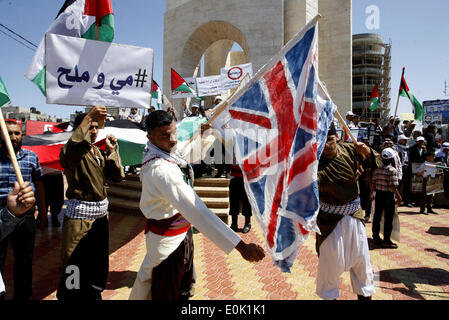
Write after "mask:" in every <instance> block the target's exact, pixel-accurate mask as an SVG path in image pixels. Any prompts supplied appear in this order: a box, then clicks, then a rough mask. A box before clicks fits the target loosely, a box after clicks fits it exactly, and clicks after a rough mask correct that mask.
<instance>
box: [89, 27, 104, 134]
mask: <svg viewBox="0 0 449 320" xmlns="http://www.w3.org/2000/svg"><path fill="white" fill-rule="evenodd" d="M95 40H98V25H97V23H96V22H95ZM91 107H92V108H93V107H94V106H91ZM105 107H106V106H105ZM107 110H108V108H107V107H106V113H107ZM106 116H107V115H106ZM98 128H99V129H104V119H99V120H98Z"/></svg>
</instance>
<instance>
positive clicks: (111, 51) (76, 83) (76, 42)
mask: <svg viewBox="0 0 449 320" xmlns="http://www.w3.org/2000/svg"><path fill="white" fill-rule="evenodd" d="M153 59H154V52H153V49H151V48H142V47H135V46H129V45H123V44H116V43H109V42H103V41H94V40H87V39H83V38H75V37H68V36H62V35H57V34H52V33H47V34H46V38H45V64H46V68H47V70H46V90H47V103H54V104H67V105H84V106H94V105H102V106H110V107H143V108H149V107H150V101H151V87H152V86H151V85H152V83H151V82H152V79H153Z"/></svg>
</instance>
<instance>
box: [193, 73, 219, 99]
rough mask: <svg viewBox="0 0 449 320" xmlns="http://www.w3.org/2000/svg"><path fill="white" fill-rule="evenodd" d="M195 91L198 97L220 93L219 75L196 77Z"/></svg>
mask: <svg viewBox="0 0 449 320" xmlns="http://www.w3.org/2000/svg"><path fill="white" fill-rule="evenodd" d="M196 87H197V90H198V91H197V93H198V96H200V97H208V96H216V95H219V94H221V92H222V89H221V76H209V77H202V78H196Z"/></svg>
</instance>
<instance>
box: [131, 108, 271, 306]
mask: <svg viewBox="0 0 449 320" xmlns="http://www.w3.org/2000/svg"><path fill="white" fill-rule="evenodd" d="M146 128H147V132H148V134H147V137H148V140H149V141H148V142H147V148H146V150H147V152H146V153H145V155H144V158H143V160H142V171H141V173H140V179H141V181H142V195H141V198H140V210H141V211H142V213H143V215H144V216H145V218H146V219H147V220H146V226H145V235H146V247H147V253H146V255H145V258H144V260H143V262H142V265H141V266H140V269H139V272H138V273H137V277H136V280H135V282H134V286H133V288H132V291H131V294H130V297H129V299H130V300H148V299H152V300H188V299H189V297H191V296H192V290H193V278H194V264H193V256H194V254H193V237H192V230H191V224H193V225H194V226H195V228H196V229H198V230H199V231H200V232H201V233H202V234H203V235H204V236H205V237H207V238H208V239H210V240H211V241H212V242H213V243H214V244H215V245H216V246H217V247H218V248H220V249H221V250H223V251H224V252H225V253H227V254H228V253H230V252H231V251H232V250H233V249H234V248H235V249H236V250H237V251H238V252H239V253H240V254H241V256H242V257H243V258H244V259H245V260H247V261H251V262H256V261H259V260H261V259H263V257H264V252H263V249H262V248H261V247H260V246H258V245H256V244H253V243H250V244H247V243H245V242H244V241H243V240H242V239H241V238H240V237H239V236H238V235H237V234H236V233H235V232H234V231H232V230H231V228H229V227H228V226H227V225H226V224H225V223H223V221H221V220H220V218H218V217H217V216H216V215H215V214H214V213H213V212H212V211H210V210H209V209H208V208H207V207H206V205H205V204H204V202H203V201H202V200H201V199H200V198H199V197H198V195H197V194H196V192H195V191H194V190H193V172H192V170H191V167H190V165H189V164H188V163H187V161H186V160H185V159H184V158H183V156H182V155H181V154H180V152H179V150H178V149H176V144H177V134H176V125H175V122H174V121H173V118H172V117H171V115H170V114H168V113H167V112H165V111H162V110H158V111H155V112H153V113H151V114H150V115H149V116H148V118H147V120H146ZM202 129H205V127H202Z"/></svg>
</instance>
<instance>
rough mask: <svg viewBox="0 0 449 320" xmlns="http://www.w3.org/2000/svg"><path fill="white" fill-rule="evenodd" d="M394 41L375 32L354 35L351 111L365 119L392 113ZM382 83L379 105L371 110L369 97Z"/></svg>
mask: <svg viewBox="0 0 449 320" xmlns="http://www.w3.org/2000/svg"><path fill="white" fill-rule="evenodd" d="M390 51H391V43H384V42H383V41H382V37H381V36H380V35H378V34H374V33H362V34H356V35H353V36H352V111H353V112H354V113H355V114H358V115H361V116H362V120H365V119H367V120H369V119H374V118H377V119H385V118H386V117H387V116H388V115H389V112H390V90H391V88H390V79H391V76H390V72H391V54H390ZM376 84H378V85H379V107H378V108H377V109H376V110H375V111H374V112H372V111H370V110H369V108H368V107H369V105H368V103H369V99H370V96H371V94H372V92H373V90H374V88H375V86H376Z"/></svg>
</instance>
